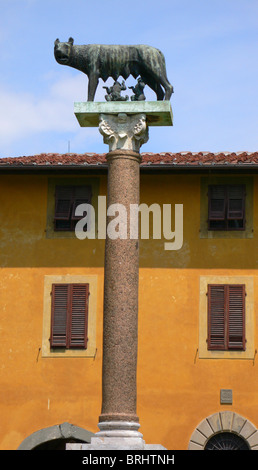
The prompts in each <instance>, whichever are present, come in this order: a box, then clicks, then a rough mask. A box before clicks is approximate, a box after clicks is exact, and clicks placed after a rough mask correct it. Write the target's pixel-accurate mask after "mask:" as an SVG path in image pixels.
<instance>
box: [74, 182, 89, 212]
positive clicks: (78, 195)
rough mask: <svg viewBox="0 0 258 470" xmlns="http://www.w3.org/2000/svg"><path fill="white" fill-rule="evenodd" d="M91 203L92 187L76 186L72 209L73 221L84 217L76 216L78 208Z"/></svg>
mask: <svg viewBox="0 0 258 470" xmlns="http://www.w3.org/2000/svg"><path fill="white" fill-rule="evenodd" d="M90 202H91V187H90V186H76V187H74V201H73V209H72V220H80V219H81V218H82V216H76V215H75V210H76V207H77V206H79V205H80V204H90Z"/></svg>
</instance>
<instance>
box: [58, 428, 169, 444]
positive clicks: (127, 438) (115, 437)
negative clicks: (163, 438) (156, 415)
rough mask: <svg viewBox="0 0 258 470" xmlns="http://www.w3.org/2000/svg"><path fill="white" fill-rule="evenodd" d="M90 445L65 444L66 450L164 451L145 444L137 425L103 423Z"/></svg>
mask: <svg viewBox="0 0 258 470" xmlns="http://www.w3.org/2000/svg"><path fill="white" fill-rule="evenodd" d="M98 426H99V428H100V431H99V432H97V433H96V434H95V436H94V437H92V438H91V442H90V444H67V445H66V450H166V449H165V447H163V446H162V445H160V444H146V443H145V441H144V440H143V436H142V434H141V433H140V432H139V431H138V429H139V427H140V425H139V423H133V422H129V421H110V422H108V421H105V422H104V421H103V422H102V423H99V425H98Z"/></svg>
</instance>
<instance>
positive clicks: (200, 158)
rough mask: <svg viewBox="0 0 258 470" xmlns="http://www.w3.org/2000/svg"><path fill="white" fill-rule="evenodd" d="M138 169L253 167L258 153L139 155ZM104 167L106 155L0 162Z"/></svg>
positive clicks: (44, 156)
mask: <svg viewBox="0 0 258 470" xmlns="http://www.w3.org/2000/svg"><path fill="white" fill-rule="evenodd" d="M141 155H142V163H141V165H142V166H144V165H150V166H151V165H160V164H162V165H171V166H173V165H180V166H181V165H184V166H185V165H187V166H194V167H196V166H198V165H199V166H202V165H205V166H207V165H219V166H220V165H243V164H244V165H248V164H249V165H250V164H252V165H256V164H258V152H219V153H212V152H178V153H170V152H163V153H148V152H146V153H142V154H141ZM103 164H106V154H104V153H103V154H98V153H84V154H73V153H67V154H56V153H48V154H46V153H42V154H40V155H33V156H24V157H22V156H21V157H9V158H0V167H1V165H5V166H6V165H8V166H9V165H11V166H15V167H16V166H28V165H29V166H33V165H35V166H46V165H52V166H56V165H65V166H67V165H94V166H95V165H103Z"/></svg>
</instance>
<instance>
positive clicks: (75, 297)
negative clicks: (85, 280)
mask: <svg viewBox="0 0 258 470" xmlns="http://www.w3.org/2000/svg"><path fill="white" fill-rule="evenodd" d="M88 298H89V284H53V286H52V312H51V335H50V345H51V347H52V348H55V347H59V348H61V347H62V348H84V349H85V348H86V347H87V339H88V338H87V329H88Z"/></svg>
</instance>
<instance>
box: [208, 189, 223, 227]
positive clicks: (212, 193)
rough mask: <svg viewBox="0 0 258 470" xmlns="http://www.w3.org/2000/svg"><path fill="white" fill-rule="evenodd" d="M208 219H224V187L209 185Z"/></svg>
mask: <svg viewBox="0 0 258 470" xmlns="http://www.w3.org/2000/svg"><path fill="white" fill-rule="evenodd" d="M208 195H209V220H224V219H225V216H226V187H225V186H221V185H216V186H209V193H208Z"/></svg>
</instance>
